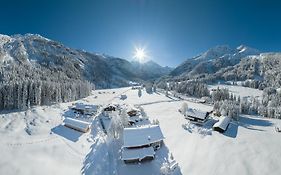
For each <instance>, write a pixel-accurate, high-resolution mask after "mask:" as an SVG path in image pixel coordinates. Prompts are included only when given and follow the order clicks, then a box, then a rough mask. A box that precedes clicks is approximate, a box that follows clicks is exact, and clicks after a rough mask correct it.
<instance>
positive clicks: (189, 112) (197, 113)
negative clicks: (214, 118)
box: [185, 108, 207, 120]
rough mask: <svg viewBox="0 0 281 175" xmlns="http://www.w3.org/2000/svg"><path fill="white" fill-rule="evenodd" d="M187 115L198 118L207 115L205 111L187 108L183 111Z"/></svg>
mask: <svg viewBox="0 0 281 175" xmlns="http://www.w3.org/2000/svg"><path fill="white" fill-rule="evenodd" d="M185 114H186V115H187V116H189V117H193V118H199V119H202V120H204V119H205V118H206V117H207V115H206V114H207V113H206V112H203V111H198V110H196V109H192V108H188V109H187V110H186V113H185Z"/></svg>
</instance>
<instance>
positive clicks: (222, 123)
mask: <svg viewBox="0 0 281 175" xmlns="http://www.w3.org/2000/svg"><path fill="white" fill-rule="evenodd" d="M230 121H231V118H230V117H225V116H221V117H220V120H219V121H218V122H217V123H215V124H214V126H213V130H214V131H218V132H221V133H222V132H224V131H226V130H227V128H228V126H229V123H230Z"/></svg>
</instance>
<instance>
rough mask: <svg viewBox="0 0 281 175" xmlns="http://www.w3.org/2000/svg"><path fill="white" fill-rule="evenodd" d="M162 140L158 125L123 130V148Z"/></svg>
mask: <svg viewBox="0 0 281 175" xmlns="http://www.w3.org/2000/svg"><path fill="white" fill-rule="evenodd" d="M163 139H164V136H163V134H162V131H161V129H160V127H159V125H149V126H142V127H135V128H124V131H123V140H124V145H123V147H138V146H143V145H148V144H151V143H155V142H158V141H161V140H163Z"/></svg>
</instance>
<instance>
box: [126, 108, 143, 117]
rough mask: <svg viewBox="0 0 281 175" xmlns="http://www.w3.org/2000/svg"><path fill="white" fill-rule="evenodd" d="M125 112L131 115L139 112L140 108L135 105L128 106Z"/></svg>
mask: <svg viewBox="0 0 281 175" xmlns="http://www.w3.org/2000/svg"><path fill="white" fill-rule="evenodd" d="M127 114H128V115H129V116H130V117H132V116H136V115H139V114H140V110H139V109H137V108H135V107H129V108H128V109H127Z"/></svg>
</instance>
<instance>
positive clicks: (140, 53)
mask: <svg viewBox="0 0 281 175" xmlns="http://www.w3.org/2000/svg"><path fill="white" fill-rule="evenodd" d="M146 57H147V55H146V52H145V49H144V48H135V52H134V58H136V59H138V60H139V62H143V61H144V59H145V58H146Z"/></svg>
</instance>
